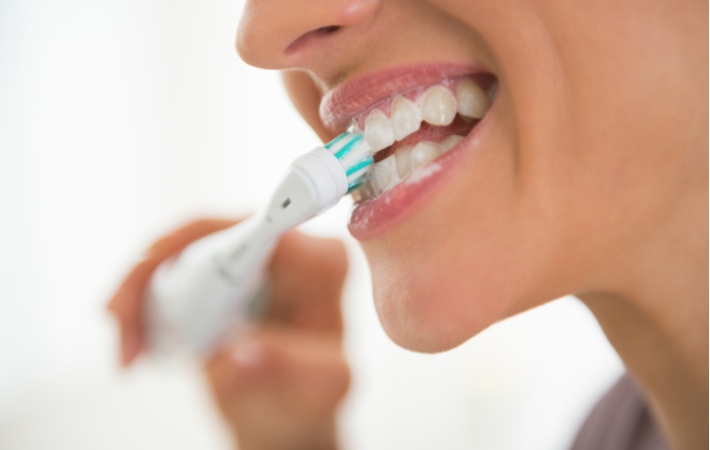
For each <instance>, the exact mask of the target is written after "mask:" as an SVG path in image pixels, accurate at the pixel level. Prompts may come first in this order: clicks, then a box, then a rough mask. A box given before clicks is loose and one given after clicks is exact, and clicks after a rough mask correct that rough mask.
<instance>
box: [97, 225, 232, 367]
mask: <svg viewBox="0 0 710 450" xmlns="http://www.w3.org/2000/svg"><path fill="white" fill-rule="evenodd" d="M235 223H236V222H235V221H233V220H222V219H206V220H199V221H195V222H192V223H190V224H188V225H186V226H184V227H182V228H180V229H178V230H176V231H174V232H172V233H171V234H169V235H167V236H165V237H164V238H162V239H160V240H158V241H157V242H156V243H155V244H153V245H152V246H151V247H150V248H149V250H148V252H147V253H146V256H145V257H144V259H143V260H142V261H140V262H139V263H138V264H137V265H136V266H135V267H134V268H133V269H132V270H131V271H130V273H129V274H128V275H127V276H126V278H125V279H124V280H123V282H122V283H121V285H120V286H119V287H118V289H117V290H116V293H115V294H114V296H113V297H112V298H111V300H110V301H109V303H108V305H107V308H108V310H109V311H111V312H112V313H113V314H114V315H115V316H116V318H117V320H118V321H119V327H120V330H121V361H122V363H123V364H124V365H125V364H128V363H130V362H131V361H132V360H133V359H134V358H135V357H136V356H137V355H138V353H139V352H140V350H141V348H142V345H143V321H142V310H143V308H142V306H143V294H144V292H145V288H146V286H147V283H148V281H149V280H150V277H151V275H152V274H153V272H154V271H155V269H156V268H157V267H158V265H160V263H161V262H163V261H164V260H166V259H168V258H169V257H171V256H173V255H174V254H176V253H178V252H179V251H181V250H182V249H183V248H185V247H186V246H187V245H189V244H190V243H191V242H193V241H195V240H197V239H199V238H201V237H203V236H206V235H208V234H211V233H214V232H216V231H219V230H221V229H224V228H227V227H229V226H231V225H233V224H235Z"/></svg>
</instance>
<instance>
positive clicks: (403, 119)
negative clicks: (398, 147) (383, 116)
mask: <svg viewBox="0 0 710 450" xmlns="http://www.w3.org/2000/svg"><path fill="white" fill-rule="evenodd" d="M391 120H392V128H393V129H394V138H395V139H396V140H398V141H399V140H401V139H404V138H405V137H407V136H408V135H410V134H412V133H414V132H415V131H417V130H418V129H419V124H420V123H421V119H420V118H419V111H417V108H416V107H415V106H414V105H413V104H412V102H410V101H409V100H407V99H406V98H402V97H399V98H397V99H396V100H395V101H394V102H393V103H392V119H391Z"/></svg>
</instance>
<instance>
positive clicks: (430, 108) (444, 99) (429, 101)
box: [422, 86, 456, 126]
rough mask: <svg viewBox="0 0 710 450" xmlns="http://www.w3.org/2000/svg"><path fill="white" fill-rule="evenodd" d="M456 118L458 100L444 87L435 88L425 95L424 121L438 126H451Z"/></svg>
mask: <svg viewBox="0 0 710 450" xmlns="http://www.w3.org/2000/svg"><path fill="white" fill-rule="evenodd" d="M455 117H456V98H455V97H454V94H452V93H451V91H449V90H448V89H446V88H445V87H443V86H433V87H430V88H429V89H427V91H426V92H425V93H424V100H423V102H422V119H424V121H426V122H428V123H430V124H432V125H437V126H444V125H449V124H450V123H451V122H453V121H454V118H455Z"/></svg>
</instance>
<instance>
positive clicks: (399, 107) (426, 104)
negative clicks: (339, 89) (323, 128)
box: [363, 79, 491, 152]
mask: <svg viewBox="0 0 710 450" xmlns="http://www.w3.org/2000/svg"><path fill="white" fill-rule="evenodd" d="M490 104H491V101H490V99H489V98H488V94H486V92H485V91H484V90H483V89H481V87H480V86H478V84H476V83H475V82H474V81H472V80H469V79H463V80H461V81H460V82H459V84H458V87H457V88H456V94H454V93H453V92H452V90H451V89H450V88H448V87H446V86H443V85H434V86H431V87H429V88H428V89H427V90H426V91H424V93H423V94H422V95H421V96H419V98H418V99H417V100H416V101H411V100H409V99H407V98H405V97H403V96H398V97H397V98H395V99H394V100H393V101H392V108H391V113H390V116H389V117H387V115H386V114H385V113H384V112H382V111H381V110H379V109H377V108H375V109H373V110H372V111H370V112H369V113H368V115H367V117H366V119H365V123H364V125H365V126H364V128H365V131H364V133H363V134H364V136H365V139H366V140H367V142H368V143H369V144H370V147H372V151H374V152H378V151H380V150H382V149H384V148H386V147H389V146H390V145H392V144H393V143H394V142H395V141H401V140H402V139H404V138H405V137H407V136H409V135H410V134H412V133H414V132H416V131H417V130H419V126H420V125H421V122H422V120H423V121H424V122H427V123H429V124H431V125H435V126H446V125H449V124H451V122H453V120H454V118H456V114H457V113H458V114H459V115H461V116H462V117H463V118H464V120H470V119H480V118H481V117H483V115H484V114H485V113H486V111H487V110H488V107H489V106H490Z"/></svg>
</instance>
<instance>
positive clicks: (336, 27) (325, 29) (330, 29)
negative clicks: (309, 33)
mask: <svg viewBox="0 0 710 450" xmlns="http://www.w3.org/2000/svg"><path fill="white" fill-rule="evenodd" d="M339 29H340V25H331V26H329V27H322V28H318V29H317V30H315V31H314V33H317V34H333V33H335V32H336V31H338V30H339Z"/></svg>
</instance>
